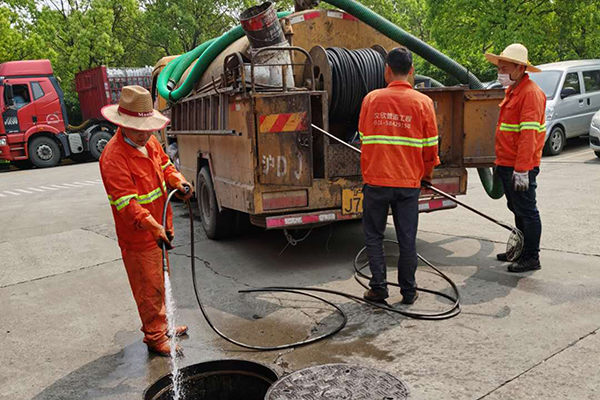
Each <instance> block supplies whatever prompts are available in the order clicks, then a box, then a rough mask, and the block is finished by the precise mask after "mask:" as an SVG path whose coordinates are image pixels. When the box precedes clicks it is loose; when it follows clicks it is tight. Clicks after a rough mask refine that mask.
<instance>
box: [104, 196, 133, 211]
mask: <svg viewBox="0 0 600 400" xmlns="http://www.w3.org/2000/svg"><path fill="white" fill-rule="evenodd" d="M136 197H137V194H128V195H127V196H123V197H119V198H118V199H117V200H115V201H113V200H112V196H111V195H109V196H108V202H109V203H110V205H111V206H115V208H116V209H117V211H120V210H122V209H123V208H125V207H127V206H128V205H129V202H130V201H131V199H134V198H136Z"/></svg>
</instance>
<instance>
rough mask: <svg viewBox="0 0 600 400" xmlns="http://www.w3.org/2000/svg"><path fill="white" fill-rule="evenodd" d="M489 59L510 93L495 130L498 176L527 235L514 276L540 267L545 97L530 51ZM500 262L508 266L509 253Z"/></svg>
mask: <svg viewBox="0 0 600 400" xmlns="http://www.w3.org/2000/svg"><path fill="white" fill-rule="evenodd" d="M485 58H486V59H487V60H488V61H489V62H491V63H492V64H494V65H497V66H498V81H499V82H500V83H501V84H502V85H503V86H504V87H505V88H506V97H505V98H504V100H503V101H502V103H500V117H499V118H498V125H497V127H496V166H497V167H496V171H497V173H498V175H499V176H500V178H501V180H502V185H503V186H504V193H505V194H506V199H507V202H508V208H509V209H510V210H511V211H512V212H513V214H514V215H515V223H516V225H517V228H518V229H519V230H520V231H521V232H523V235H524V236H525V245H524V248H523V254H522V255H521V258H520V259H519V260H518V262H515V263H513V264H511V265H509V266H508V270H509V271H510V272H526V271H533V270H538V269H540V268H542V266H541V263H540V238H541V236H542V221H541V218H540V213H539V211H538V209H537V204H536V193H535V190H536V187H537V182H536V178H537V176H538V174H539V172H540V168H539V167H540V160H541V158H542V149H543V147H544V139H545V137H546V116H545V110H546V95H545V94H544V92H543V91H542V89H540V88H539V86H538V85H537V84H536V83H535V82H533V81H532V80H531V79H529V75H528V74H527V72H540V71H541V70H540V69H539V68H536V67H534V66H533V65H531V64H530V63H529V60H528V54H527V48H526V47H525V46H523V45H521V44H511V45H510V46H508V47H507V48H506V49H504V51H503V52H502V53H501V54H500V55H494V54H489V53H488V54H486V55H485ZM497 258H498V260H500V261H507V257H506V254H505V253H501V254H498V255H497Z"/></svg>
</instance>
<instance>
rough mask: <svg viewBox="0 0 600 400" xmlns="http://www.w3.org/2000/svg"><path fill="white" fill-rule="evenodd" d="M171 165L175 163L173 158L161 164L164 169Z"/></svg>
mask: <svg viewBox="0 0 600 400" xmlns="http://www.w3.org/2000/svg"><path fill="white" fill-rule="evenodd" d="M169 165H173V163H172V162H171V160H169V161H167V163H166V164H165V165H163V166H161V168H162V170H163V171H164V170H165V169H167V167H168V166H169Z"/></svg>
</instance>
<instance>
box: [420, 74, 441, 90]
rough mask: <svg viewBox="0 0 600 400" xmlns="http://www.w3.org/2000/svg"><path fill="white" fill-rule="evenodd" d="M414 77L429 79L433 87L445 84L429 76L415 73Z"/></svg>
mask: <svg viewBox="0 0 600 400" xmlns="http://www.w3.org/2000/svg"><path fill="white" fill-rule="evenodd" d="M415 79H420V80H425V79H429V81H430V82H431V87H435V88H441V87H446V85H444V84H443V83H441V82H439V81H436V80H435V79H433V78H432V77H430V76H425V75H419V74H415Z"/></svg>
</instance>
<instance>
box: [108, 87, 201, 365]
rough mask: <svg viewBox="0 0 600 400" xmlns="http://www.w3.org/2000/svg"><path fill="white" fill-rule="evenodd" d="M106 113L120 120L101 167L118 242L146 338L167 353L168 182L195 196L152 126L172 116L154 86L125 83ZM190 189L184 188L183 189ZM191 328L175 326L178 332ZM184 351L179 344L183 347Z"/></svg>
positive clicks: (170, 215)
mask: <svg viewBox="0 0 600 400" xmlns="http://www.w3.org/2000/svg"><path fill="white" fill-rule="evenodd" d="M102 115H103V116H104V117H105V118H106V119H107V120H109V121H110V122H112V123H114V124H115V125H118V126H119V129H117V133H116V134H115V135H114V136H113V138H112V139H111V140H110V141H109V142H108V144H107V145H106V147H105V149H104V151H103V152H102V156H101V157H100V172H101V174H102V180H103V182H104V187H105V189H106V193H107V194H108V200H109V202H110V205H111V209H112V213H113V217H114V219H115V225H116V231H117V237H118V240H119V247H120V248H121V253H122V255H123V263H124V264H125V269H126V271H127V276H128V278H129V284H130V286H131V290H132V292H133V297H134V298H135V302H136V304H137V307H138V312H139V315H140V318H141V320H142V331H143V332H144V342H145V343H146V344H147V346H148V349H149V350H150V351H152V352H155V353H158V354H161V355H165V356H168V355H169V353H170V346H169V341H168V337H167V317H166V312H165V300H164V299H165V285H164V283H165V282H164V274H163V267H162V251H161V247H160V246H161V245H162V243H163V242H164V243H165V244H166V245H167V248H171V240H172V239H173V213H172V211H171V208H170V207H169V209H168V211H167V226H166V227H164V226H162V225H161V223H160V221H161V220H162V213H163V208H164V206H165V202H166V199H167V193H168V189H167V185H168V186H169V187H170V188H173V189H179V191H180V192H181V193H182V194H181V196H180V197H181V198H182V199H184V200H187V199H189V198H190V197H191V195H192V191H191V190H190V188H191V187H190V185H189V183H187V182H186V180H185V178H184V177H183V175H181V174H180V173H179V172H177V170H176V169H175V167H174V166H173V164H172V163H171V162H170V161H169V158H168V157H167V155H166V154H165V152H164V151H163V149H162V147H161V146H160V143H159V142H158V140H157V139H156V138H155V137H154V136H153V135H152V132H154V131H157V130H160V129H162V128H164V127H165V126H166V125H167V124H168V123H169V119H168V118H166V117H165V116H163V115H162V114H161V113H159V112H158V111H156V110H154V109H153V107H152V98H151V96H150V92H148V91H147V90H146V89H144V88H143V87H141V86H125V87H124V88H123V90H122V92H121V98H120V100H119V104H114V105H109V106H106V107H104V108H103V109H102ZM184 193H185V194H184ZM186 332H187V327H186V326H178V327H177V328H176V334H177V336H181V335H184V334H185V333H186ZM178 351H180V349H178Z"/></svg>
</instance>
